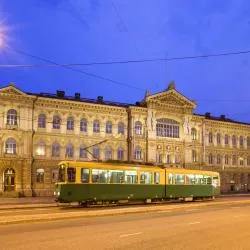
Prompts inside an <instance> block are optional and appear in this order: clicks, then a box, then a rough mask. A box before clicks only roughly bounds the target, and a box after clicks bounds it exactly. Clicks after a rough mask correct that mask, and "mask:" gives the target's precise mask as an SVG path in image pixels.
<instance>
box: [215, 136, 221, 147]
mask: <svg viewBox="0 0 250 250" xmlns="http://www.w3.org/2000/svg"><path fill="white" fill-rule="evenodd" d="M220 138H221V136H220V134H217V136H216V141H217V145H220V142H221V140H220Z"/></svg>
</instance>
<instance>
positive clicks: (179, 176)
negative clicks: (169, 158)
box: [175, 174, 185, 184]
mask: <svg viewBox="0 0 250 250" xmlns="http://www.w3.org/2000/svg"><path fill="white" fill-rule="evenodd" d="M184 177H185V175H183V174H176V175H175V184H185V179H184Z"/></svg>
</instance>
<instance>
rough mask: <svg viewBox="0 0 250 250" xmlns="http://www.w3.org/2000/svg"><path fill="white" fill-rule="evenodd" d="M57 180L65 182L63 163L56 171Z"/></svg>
mask: <svg viewBox="0 0 250 250" xmlns="http://www.w3.org/2000/svg"><path fill="white" fill-rule="evenodd" d="M58 181H59V182H65V167H64V165H61V166H60V167H59V171H58Z"/></svg>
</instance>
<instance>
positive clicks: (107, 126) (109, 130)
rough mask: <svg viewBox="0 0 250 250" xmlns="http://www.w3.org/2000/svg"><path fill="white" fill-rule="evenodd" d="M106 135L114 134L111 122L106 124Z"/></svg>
mask: <svg viewBox="0 0 250 250" xmlns="http://www.w3.org/2000/svg"><path fill="white" fill-rule="evenodd" d="M106 134H112V122H111V121H107V122H106Z"/></svg>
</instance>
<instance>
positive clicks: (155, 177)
mask: <svg viewBox="0 0 250 250" xmlns="http://www.w3.org/2000/svg"><path fill="white" fill-rule="evenodd" d="M154 180H155V184H160V173H159V172H154Z"/></svg>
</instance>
